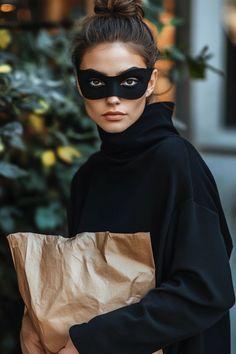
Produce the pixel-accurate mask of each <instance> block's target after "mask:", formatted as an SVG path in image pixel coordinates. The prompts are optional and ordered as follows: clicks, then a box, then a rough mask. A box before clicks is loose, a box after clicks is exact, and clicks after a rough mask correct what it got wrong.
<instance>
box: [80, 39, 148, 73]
mask: <svg viewBox="0 0 236 354" xmlns="http://www.w3.org/2000/svg"><path fill="white" fill-rule="evenodd" d="M132 67H140V68H146V64H145V61H144V58H143V57H142V56H141V55H140V54H139V53H137V52H135V51H134V50H133V49H132V48H131V47H129V46H128V45H126V44H125V43H120V42H113V43H101V44H98V45H96V46H94V47H92V48H89V49H87V50H86V52H85V53H84V55H83V57H82V61H81V64H80V69H81V70H86V69H93V70H96V71H99V72H101V73H103V74H104V75H107V76H116V75H119V74H120V73H122V72H124V71H126V70H128V69H130V68H132Z"/></svg>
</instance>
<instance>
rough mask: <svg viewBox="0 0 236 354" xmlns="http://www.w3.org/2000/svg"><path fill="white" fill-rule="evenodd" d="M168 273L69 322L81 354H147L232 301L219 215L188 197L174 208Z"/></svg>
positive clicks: (199, 327)
mask: <svg viewBox="0 0 236 354" xmlns="http://www.w3.org/2000/svg"><path fill="white" fill-rule="evenodd" d="M168 238H169V239H171V240H172V244H173V250H174V251H173V256H172V262H171V266H170V270H169V274H168V275H167V277H166V278H165V279H166V280H165V281H163V282H162V283H161V284H160V285H159V286H158V287H156V288H154V289H152V290H150V291H149V292H148V293H147V294H146V295H145V296H144V297H143V299H141V301H140V302H138V303H136V304H132V305H128V306H125V307H122V308H119V309H117V310H114V311H111V312H108V313H106V314H103V315H99V316H96V317H94V318H93V319H91V320H90V321H89V322H88V323H83V324H79V325H78V324H76V325H73V326H72V327H71V328H70V330H69V333H70V337H71V339H72V341H73V343H74V345H75V347H76V348H77V350H78V352H79V353H80V354H94V353H102V354H110V353H112V354H120V353H122V354H130V353H135V354H147V353H153V352H155V351H157V350H159V349H161V348H164V347H166V346H169V345H171V344H173V343H175V342H178V341H181V340H184V339H186V338H188V337H191V336H194V335H196V334H198V333H200V332H202V331H204V330H206V329H207V328H209V327H210V326H212V325H213V324H214V323H216V322H217V321H218V320H219V319H220V318H221V317H222V316H223V315H224V314H225V313H226V312H227V311H228V310H229V308H230V307H231V306H232V305H233V304H234V302H235V297H234V291H233V286H232V278H231V271H230V265H229V260H228V254H227V250H226V246H225V243H224V239H223V237H222V232H221V228H220V221H219V215H218V213H217V212H215V211H214V210H211V209H210V208H207V207H206V206H203V205H200V204H199V203H197V202H196V201H194V200H193V199H192V198H190V199H187V200H185V201H184V202H183V203H181V204H180V205H179V207H178V209H177V210H176V211H175V212H173V215H172V218H171V224H170V227H169V230H168Z"/></svg>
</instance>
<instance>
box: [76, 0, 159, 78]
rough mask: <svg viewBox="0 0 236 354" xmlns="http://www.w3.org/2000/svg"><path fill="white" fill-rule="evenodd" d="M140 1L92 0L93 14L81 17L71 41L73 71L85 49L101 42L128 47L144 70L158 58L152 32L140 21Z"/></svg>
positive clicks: (77, 67) (141, 12) (142, 12)
mask: <svg viewBox="0 0 236 354" xmlns="http://www.w3.org/2000/svg"><path fill="white" fill-rule="evenodd" d="M143 18H144V11H143V8H142V0H95V4H94V14H93V15H91V16H87V17H85V19H84V20H83V22H82V27H81V30H80V31H79V33H77V34H76V35H75V37H74V39H73V42H72V63H73V65H74V67H75V70H76V71H77V70H78V69H79V68H80V64H81V61H82V58H83V55H84V53H85V52H86V50H87V49H88V48H91V47H94V46H96V45H97V44H100V43H105V42H110V43H112V42H116V41H118V42H122V43H126V44H128V45H129V46H130V47H132V49H134V50H135V51H136V52H137V53H138V54H139V55H140V56H142V57H143V59H144V61H145V63H146V65H147V67H148V68H152V67H154V64H155V62H156V60H157V59H158V57H159V51H158V49H157V45H156V41H155V39H154V37H153V35H152V32H151V31H150V29H149V28H148V26H147V25H146V23H145V22H143Z"/></svg>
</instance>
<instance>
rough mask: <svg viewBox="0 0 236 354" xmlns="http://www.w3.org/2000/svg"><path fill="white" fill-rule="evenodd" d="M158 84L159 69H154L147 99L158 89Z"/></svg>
mask: <svg viewBox="0 0 236 354" xmlns="http://www.w3.org/2000/svg"><path fill="white" fill-rule="evenodd" d="M156 82H157V69H154V70H153V72H152V75H151V77H150V80H149V83H148V87H147V90H146V97H149V96H150V95H151V94H152V93H153V91H154V89H155V87H156Z"/></svg>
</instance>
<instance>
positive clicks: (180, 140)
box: [155, 135, 216, 186]
mask: <svg viewBox="0 0 236 354" xmlns="http://www.w3.org/2000/svg"><path fill="white" fill-rule="evenodd" d="M155 156H156V166H157V168H159V167H160V166H161V168H162V170H164V171H166V174H167V175H172V176H175V177H177V178H178V177H179V178H180V179H181V178H182V179H183V180H184V179H186V178H187V179H188V180H189V181H196V183H198V181H202V180H203V179H204V180H205V182H208V183H210V184H213V185H214V186H216V183H215V179H214V176H213V174H212V172H211V170H210V168H209V167H208V165H207V162H206V161H205V159H204V157H203V156H202V154H201V152H200V151H199V150H198V148H197V147H196V146H195V145H194V144H193V143H192V142H190V141H189V140H187V139H186V138H184V137H183V136H181V135H178V136H177V135H174V136H169V137H167V138H166V139H163V141H162V143H161V144H160V146H159V148H158V149H156V153H155Z"/></svg>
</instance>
